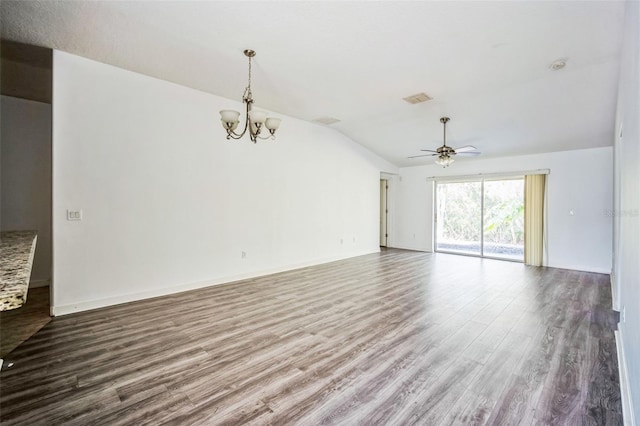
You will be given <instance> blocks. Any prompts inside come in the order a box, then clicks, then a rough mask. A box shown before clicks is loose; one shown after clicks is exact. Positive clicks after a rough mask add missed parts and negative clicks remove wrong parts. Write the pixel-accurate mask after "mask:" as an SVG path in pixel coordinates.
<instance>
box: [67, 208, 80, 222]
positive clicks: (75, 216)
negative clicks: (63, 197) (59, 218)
mask: <svg viewBox="0 0 640 426" xmlns="http://www.w3.org/2000/svg"><path fill="white" fill-rule="evenodd" d="M67 220H82V210H67Z"/></svg>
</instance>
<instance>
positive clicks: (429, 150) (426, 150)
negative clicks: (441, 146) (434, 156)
mask: <svg viewBox="0 0 640 426" xmlns="http://www.w3.org/2000/svg"><path fill="white" fill-rule="evenodd" d="M420 151H425V152H435V153H437V152H438V151H434V150H433V149H421V150H420Z"/></svg>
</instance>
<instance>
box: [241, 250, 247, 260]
mask: <svg viewBox="0 0 640 426" xmlns="http://www.w3.org/2000/svg"><path fill="white" fill-rule="evenodd" d="M242 258H243V259H246V258H247V252H246V251H243V252H242Z"/></svg>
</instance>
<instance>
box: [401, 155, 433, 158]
mask: <svg viewBox="0 0 640 426" xmlns="http://www.w3.org/2000/svg"><path fill="white" fill-rule="evenodd" d="M434 155H438V154H422V155H414V156H411V157H407V158H418V157H433V156H434Z"/></svg>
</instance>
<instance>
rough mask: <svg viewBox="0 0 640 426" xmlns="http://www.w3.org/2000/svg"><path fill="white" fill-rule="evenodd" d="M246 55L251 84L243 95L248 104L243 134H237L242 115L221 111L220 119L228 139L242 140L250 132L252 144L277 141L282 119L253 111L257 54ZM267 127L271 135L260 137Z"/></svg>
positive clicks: (249, 53) (235, 112) (248, 53)
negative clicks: (253, 75)
mask: <svg viewBox="0 0 640 426" xmlns="http://www.w3.org/2000/svg"><path fill="white" fill-rule="evenodd" d="M244 55H245V56H246V57H247V58H249V83H248V84H247V87H246V88H245V89H244V95H242V102H243V103H245V104H246V116H245V119H244V130H243V131H242V133H236V132H235V130H236V129H237V128H238V124H239V123H240V113H239V112H238V111H232V110H228V109H225V110H222V111H220V118H221V120H220V121H222V127H224V129H225V130H226V131H227V139H240V138H241V137H243V136H244V134H245V133H247V130H249V137H250V138H251V142H253V143H256V142H257V141H258V139H275V138H276V136H275V133H276V130H277V129H278V127H280V119H279V118H274V117H267V113H265V112H262V111H252V110H251V106H252V104H253V95H252V94H251V58H253V57H254V56H256V52H255V51H253V50H250V49H247V50H245V51H244ZM264 127H266V128H267V130H269V133H270V134H269V135H267V136H260V133H261V132H262V129H263V128H264Z"/></svg>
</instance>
